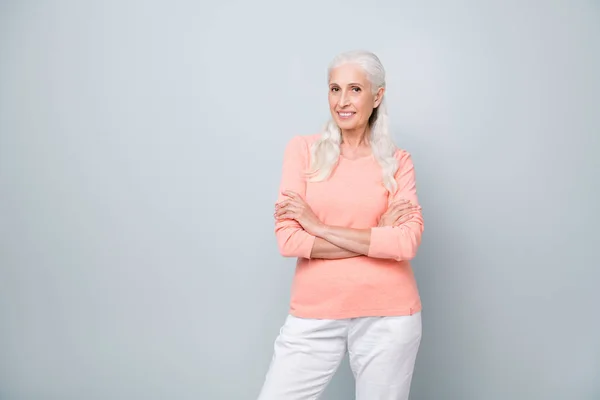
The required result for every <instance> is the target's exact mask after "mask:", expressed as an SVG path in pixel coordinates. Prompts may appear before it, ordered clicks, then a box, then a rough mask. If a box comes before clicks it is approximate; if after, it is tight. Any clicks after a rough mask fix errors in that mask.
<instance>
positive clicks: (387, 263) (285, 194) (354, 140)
mask: <svg viewBox="0 0 600 400" xmlns="http://www.w3.org/2000/svg"><path fill="white" fill-rule="evenodd" d="M328 73H329V108H330V111H331V116H332V119H331V120H330V121H329V122H328V123H327V125H326V126H325V127H324V129H323V131H322V132H321V133H318V134H315V135H307V136H295V137H294V138H292V139H291V140H290V142H289V143H288V145H287V147H286V150H285V154H284V161H283V172H282V178H281V187H280V189H281V191H280V194H279V199H278V202H277V203H276V205H275V220H276V222H275V224H276V227H275V232H276V236H277V242H278V245H279V250H280V252H281V254H282V255H283V256H285V257H297V258H298V261H297V264H296V271H295V275H294V280H293V284H292V292H291V302H290V309H289V315H288V316H287V319H286V321H285V323H284V325H283V327H282V328H281V331H280V334H279V336H278V337H277V339H276V340H275V346H274V355H273V359H272V361H271V365H270V367H269V370H268V372H267V374H266V379H265V382H264V385H263V388H262V391H261V393H260V395H259V399H260V400H271V399H273V400H292V399H293V400H304V399H306V400H308V399H317V398H319V397H320V395H321V394H322V393H323V391H324V389H325V387H326V386H327V384H328V382H329V381H330V380H331V378H332V376H333V375H334V373H335V372H336V370H337V368H338V366H339V364H340V361H341V360H342V359H343V357H344V355H345V353H346V351H347V352H348V354H349V359H350V366H351V368H352V371H353V373H354V377H355V380H356V398H357V399H358V400H377V399H385V400H396V399H397V400H400V399H408V395H409V390H410V384H411V380H412V374H413V368H414V365H415V359H416V357H417V352H418V349H419V345H420V342H421V301H420V297H419V291H418V288H417V284H416V282H415V278H414V275H413V271H412V267H411V264H410V260H411V259H412V258H413V257H415V255H416V253H417V248H418V247H419V244H420V242H421V234H422V232H423V218H422V215H421V207H420V206H419V204H418V200H417V192H416V185H415V172H414V167H413V163H412V160H411V156H410V154H409V153H408V152H406V151H405V150H402V149H399V148H397V147H396V146H395V145H394V143H393V141H392V138H391V135H390V130H389V124H388V114H387V109H386V107H385V101H384V95H385V71H384V68H383V66H382V64H381V62H380V60H379V59H378V58H377V56H375V55H374V54H372V53H370V52H364V51H353V52H347V53H343V54H340V55H338V56H337V57H336V58H335V59H334V60H333V61H332V63H331V65H330V66H329V70H328Z"/></svg>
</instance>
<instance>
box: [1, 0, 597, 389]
mask: <svg viewBox="0 0 600 400" xmlns="http://www.w3.org/2000/svg"><path fill="white" fill-rule="evenodd" d="M301 4H302V5H301ZM355 48H367V49H370V50H372V51H375V52H376V53H377V54H378V55H379V56H380V57H381V59H382V61H383V63H384V64H385V67H386V69H387V70H388V75H389V79H388V81H389V87H388V102H389V103H388V104H389V107H390V113H391V119H392V125H393V131H394V135H395V139H396V142H397V144H398V145H399V146H401V147H403V148H405V149H407V150H408V151H410V152H411V153H412V154H413V160H414V162H415V165H416V169H417V180H418V190H419V195H420V199H421V202H422V205H423V211H424V217H425V221H426V228H425V234H424V241H423V245H422V247H421V249H420V252H419V255H418V256H417V259H416V260H415V261H414V268H415V271H416V275H417V279H418V282H419V286H420V290H421V295H422V299H423V303H424V313H423V317H424V336H423V342H422V346H421V351H420V354H419V358H418V362H417V367H416V372H415V378H414V384H413V391H412V396H411V399H424V400H431V399H433V400H445V399H452V400H453V399H457V400H459V399H460V400H465V399H467V400H470V399H473V400H495V399H498V400H500V399H502V400H504V399H511V400H520V399H523V400H537V399H540V400H542V399H543V400H548V399H565V400H579V399H581V400H583V399H590V400H591V399H599V398H600V372H599V371H600V312H598V305H599V304H600V291H598V290H597V288H596V287H597V285H598V282H599V280H600V269H599V268H598V267H599V264H598V258H597V255H596V250H597V249H598V244H599V242H600V240H599V239H600V237H599V235H598V233H597V227H598V224H600V219H599V217H598V208H599V207H598V204H600V190H599V180H600V178H599V175H600V174H599V169H600V168H599V167H600V165H599V164H600V163H599V161H598V158H599V156H598V152H600V138H599V137H600V111H599V110H600V94H599V93H600V78H599V73H598V71H600V5H599V3H598V2H595V1H569V2H567V1H553V2H547V1H539V2H534V1H526V2H522V1H519V2H517V1H510V2H507V1H498V2H489V1H488V2H476V1H473V2H470V3H467V2H449V1H441V0H440V1H425V2H423V1H420V2H416V1H402V2H399V1H371V2H366V1H349V0H347V1H323V2H322V3H321V4H318V2H301V3H298V2H296V3H289V2H282V1H275V0H263V1H254V2H251V3H250V2H242V1H237V2H235V1H219V2H210V3H209V2H206V3H205V2H202V1H172V0H171V1H169V2H167V1H163V2H158V1H137V2H134V1H131V0H127V1H123V0H119V1H116V0H112V1H103V2H81V1H46V2H43V1H2V2H0V398H1V399H3V400H13V399H36V400H37V399H61V400H62V399H86V400H96V399H128V400H129V399H178V400H186V399H242V400H243V399H253V398H255V397H256V395H257V393H258V391H259V388H260V386H261V384H262V380H263V377H264V373H265V371H266V368H267V365H268V363H269V360H270V357H271V351H272V345H273V340H274V339H275V336H276V334H277V333H278V330H279V327H280V325H281V324H282V323H283V320H284V318H285V314H286V311H287V302H288V294H289V284H290V280H291V277H292V273H293V264H294V261H293V260H292V259H284V258H282V257H280V256H279V254H278V253H277V249H276V244H275V239H274V234H273V220H272V212H273V204H274V201H275V199H276V196H277V187H278V184H279V176H280V166H281V161H282V155H283V148H284V146H285V144H286V143H287V141H288V140H289V139H290V138H291V137H292V136H293V135H296V134H311V133H315V132H317V130H318V129H319V128H320V126H321V125H322V123H323V122H324V121H325V119H326V118H327V117H328V109H327V97H326V91H327V89H326V76H325V70H326V66H327V63H328V62H329V60H330V59H331V58H332V57H333V56H334V55H335V54H337V53H338V52H340V51H343V50H348V49H355ZM352 386H353V381H352V376H351V373H350V371H349V368H348V366H347V364H346V363H344V364H343V365H342V367H341V368H340V370H339V373H338V374H337V375H336V377H335V378H334V380H333V382H332V383H331V385H330V387H329V388H328V389H327V392H326V395H325V396H324V398H325V399H329V400H333V399H344V400H347V399H352V398H354V396H353V387H352Z"/></svg>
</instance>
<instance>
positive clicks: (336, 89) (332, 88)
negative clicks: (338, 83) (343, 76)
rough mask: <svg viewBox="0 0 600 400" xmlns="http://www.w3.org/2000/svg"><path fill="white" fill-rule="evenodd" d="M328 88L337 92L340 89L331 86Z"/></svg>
mask: <svg viewBox="0 0 600 400" xmlns="http://www.w3.org/2000/svg"><path fill="white" fill-rule="evenodd" d="M329 90H331V91H332V92H337V91H338V90H340V88H338V87H335V86H333V87H331V89H329Z"/></svg>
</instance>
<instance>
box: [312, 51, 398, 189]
mask: <svg viewBox="0 0 600 400" xmlns="http://www.w3.org/2000/svg"><path fill="white" fill-rule="evenodd" d="M342 64H354V65H357V66H359V67H361V68H362V69H363V71H364V72H365V74H366V75H367V79H368V80H369V82H370V83H371V88H372V90H373V94H376V93H377V91H378V90H379V88H385V70H384V68H383V65H382V64H381V61H380V60H379V58H378V57H377V56H376V55H375V54H373V53H371V52H368V51H361V50H358V51H349V52H345V53H341V54H339V55H337V56H336V57H335V58H334V59H333V60H332V61H331V63H330V64H329V67H328V69H327V75H328V76H329V75H330V74H331V71H332V70H333V69H334V68H336V67H338V66H340V65H342ZM369 128H370V135H369V143H370V145H371V151H372V152H373V156H374V157H375V159H376V160H377V162H378V163H379V165H381V169H382V178H383V185H384V186H385V188H386V189H387V190H388V191H389V192H390V193H394V192H395V191H396V189H397V184H396V180H395V179H394V175H395V173H396V171H397V169H398V162H397V160H396V158H395V157H394V153H395V152H396V150H397V148H396V146H395V145H394V142H393V140H392V137H391V134H390V128H389V122H388V112H387V107H386V102H385V95H384V98H383V100H382V101H381V102H380V103H379V106H378V107H377V108H374V109H373V113H372V114H371V117H370V118H369ZM341 142H342V132H341V130H340V128H339V127H338V126H337V124H336V123H335V121H334V120H333V119H330V120H329V121H328V122H327V123H326V124H325V126H324V127H323V133H322V134H321V137H320V138H319V139H318V140H316V141H315V142H314V143H313V145H312V147H311V156H312V157H311V164H310V168H309V171H308V180H309V181H311V182H319V181H323V180H325V179H327V178H328V177H329V176H330V175H331V173H332V171H333V169H334V168H335V167H336V165H337V163H338V162H339V157H340V144H341Z"/></svg>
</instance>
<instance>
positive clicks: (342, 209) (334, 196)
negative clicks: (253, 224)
mask: <svg viewBox="0 0 600 400" xmlns="http://www.w3.org/2000/svg"><path fill="white" fill-rule="evenodd" d="M318 137H319V134H316V135H310V136H295V137H293V138H292V139H291V140H290V142H289V143H288V145H287V147H286V149H285V154H284V160H283V170H282V176H281V184H280V194H279V198H278V201H281V200H283V199H284V197H283V196H282V194H281V192H282V191H284V190H293V191H295V192H297V193H299V194H300V195H301V196H303V197H304V199H305V201H306V202H307V203H308V205H309V206H310V207H311V208H312V210H313V211H314V212H315V214H316V215H317V217H318V218H319V219H320V220H321V221H322V222H323V223H325V224H327V225H333V226H342V227H347V228H355V229H367V228H371V242H370V247H369V252H368V256H358V257H353V258H346V259H339V260H326V259H311V258H310V255H311V250H312V247H313V244H314V241H315V236H312V235H310V234H309V233H308V232H306V231H305V230H304V229H302V227H301V226H300V224H298V222H296V221H294V220H282V221H278V222H276V224H275V234H276V237H277V243H278V246H279V251H280V253H281V254H282V255H283V256H285V257H298V261H297V263H296V271H295V274H294V279H293V283H292V290H291V301H290V311H289V312H290V314H292V315H294V316H296V317H300V318H326V319H342V318H356V317H363V316H393V315H411V314H413V313H416V312H418V311H420V310H421V301H420V297H419V291H418V288H417V284H416V281H415V278H414V275H413V271H412V267H411V265H410V262H409V260H411V259H412V258H413V257H415V255H416V253H417V248H418V247H419V244H420V242H421V234H422V233H423V218H422V215H421V212H420V211H416V212H414V213H413V215H414V217H415V218H413V219H412V220H410V221H409V222H407V223H404V224H403V225H401V226H397V227H377V223H378V220H379V217H380V216H381V215H382V214H383V213H384V212H385V211H386V210H387V207H388V204H389V203H390V202H392V201H394V200H396V199H400V198H405V199H408V200H410V201H411V202H413V204H418V200H417V193H416V185H415V173H414V167H413V163H412V161H411V156H410V154H409V153H408V152H406V151H404V150H400V149H399V150H397V151H396V154H395V157H396V159H397V160H398V163H399V168H398V171H397V173H396V175H395V178H396V182H397V183H398V190H397V192H396V193H395V194H394V195H393V196H390V195H388V191H387V190H386V189H385V187H384V186H383V183H382V174H381V167H380V166H379V164H378V163H377V161H376V160H375V159H374V158H373V156H370V157H364V158H359V159H356V160H350V159H347V158H344V157H343V156H341V157H340V159H339V163H338V165H337V166H336V168H335V169H334V171H333V173H332V175H331V176H330V177H329V179H327V180H326V181H323V182H307V180H306V179H305V177H304V176H303V172H304V171H306V170H307V169H308V167H309V165H310V164H309V162H310V146H311V144H312V143H313V142H314V141H315V140H316V139H318Z"/></svg>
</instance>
